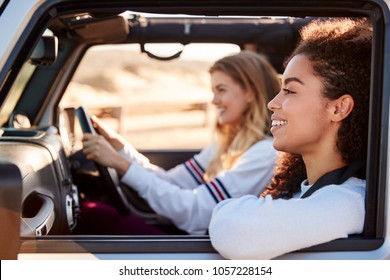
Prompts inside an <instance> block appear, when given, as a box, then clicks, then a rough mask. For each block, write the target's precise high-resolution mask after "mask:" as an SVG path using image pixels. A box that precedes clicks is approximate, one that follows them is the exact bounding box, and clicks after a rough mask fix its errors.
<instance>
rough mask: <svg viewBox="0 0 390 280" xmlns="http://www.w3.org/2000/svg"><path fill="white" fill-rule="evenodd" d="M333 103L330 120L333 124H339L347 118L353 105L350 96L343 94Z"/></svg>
mask: <svg viewBox="0 0 390 280" xmlns="http://www.w3.org/2000/svg"><path fill="white" fill-rule="evenodd" d="M333 102H334V104H333V108H334V112H333V115H332V120H333V121H335V122H340V121H342V120H343V119H345V118H346V117H348V115H349V114H350V113H351V111H352V109H353V107H354V105H355V102H354V101H353V98H352V96H351V95H349V94H344V95H343V96H341V97H339V98H338V99H336V100H334V101H333ZM333 102H332V103H333Z"/></svg>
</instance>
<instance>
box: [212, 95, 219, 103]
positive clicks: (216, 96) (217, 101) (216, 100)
mask: <svg viewBox="0 0 390 280" xmlns="http://www.w3.org/2000/svg"><path fill="white" fill-rule="evenodd" d="M219 101H220V100H219V97H218V95H217V94H214V95H213V100H211V103H213V104H214V105H217V104H218V103H219Z"/></svg>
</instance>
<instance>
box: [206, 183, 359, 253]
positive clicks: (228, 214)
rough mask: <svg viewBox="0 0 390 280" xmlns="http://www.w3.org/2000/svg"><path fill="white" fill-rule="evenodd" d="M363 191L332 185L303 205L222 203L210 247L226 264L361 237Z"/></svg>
mask: <svg viewBox="0 0 390 280" xmlns="http://www.w3.org/2000/svg"><path fill="white" fill-rule="evenodd" d="M360 181H361V180H360ZM364 186H365V184H364V182H358V183H356V184H354V185H349V186H336V185H331V186H328V187H324V188H323V189H321V190H319V191H317V192H315V193H314V194H313V195H312V196H310V197H308V198H305V199H300V198H293V199H289V200H285V199H277V200H273V199H272V198H271V196H266V197H265V198H258V197H256V196H244V197H242V198H239V199H232V200H226V201H224V202H222V203H220V204H219V205H218V206H217V207H216V208H215V209H214V212H213V216H212V219H211V223H210V228H209V232H210V238H211V242H212V244H213V246H214V247H215V249H216V250H217V251H218V252H219V253H220V254H221V255H222V256H224V257H225V258H228V259H271V258H275V257H277V256H280V255H283V254H285V253H288V252H292V251H295V250H299V249H302V248H306V247H310V246H314V245H317V244H321V243H325V242H328V241H331V240H334V239H337V238H343V237H347V236H348V235H349V234H356V233H360V232H361V231H362V229H363V223H364Z"/></svg>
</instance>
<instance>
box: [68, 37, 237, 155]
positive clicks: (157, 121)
mask: <svg viewBox="0 0 390 280" xmlns="http://www.w3.org/2000/svg"><path fill="white" fill-rule="evenodd" d="M144 49H145V50H146V51H147V52H149V53H151V54H152V55H154V56H157V57H160V58H162V59H164V58H166V57H169V56H172V55H173V54H176V53H177V52H180V51H182V54H181V56H180V57H179V58H177V59H172V60H168V61H166V60H159V59H156V58H150V57H148V56H147V55H146V53H141V52H140V47H139V45H124V46H113V45H110V46H95V47H92V48H91V49H89V50H88V52H87V53H86V55H85V57H84V58H83V60H82V62H81V64H80V66H79V67H78V68H77V71H76V73H75V75H74V77H73V79H72V81H71V83H70V85H69V87H68V88H67V91H66V93H65V95H64V98H63V99H62V101H61V104H60V106H61V107H62V108H66V107H71V106H73V107H76V106H78V105H81V104H82V105H84V106H85V107H87V109H88V111H89V113H90V114H95V115H97V116H99V117H100V118H102V119H103V120H104V121H105V122H106V123H108V124H109V125H110V126H111V127H112V128H113V129H114V130H116V131H118V132H119V133H120V134H121V135H123V136H124V137H125V138H126V139H128V140H129V141H131V143H132V144H133V145H134V146H135V147H136V148H138V149H201V148H203V147H205V146H206V145H207V144H208V143H210V141H211V138H212V134H213V133H212V132H213V128H214V117H213V116H214V114H213V112H212V111H213V107H212V106H211V100H212V92H211V88H210V81H209V73H208V68H209V67H210V66H211V63H212V62H213V61H214V60H216V59H218V58H221V57H222V56H224V55H225V54H229V53H233V52H238V51H239V47H238V46H236V45H233V44H191V45H188V46H182V45H180V44H147V45H145V46H144Z"/></svg>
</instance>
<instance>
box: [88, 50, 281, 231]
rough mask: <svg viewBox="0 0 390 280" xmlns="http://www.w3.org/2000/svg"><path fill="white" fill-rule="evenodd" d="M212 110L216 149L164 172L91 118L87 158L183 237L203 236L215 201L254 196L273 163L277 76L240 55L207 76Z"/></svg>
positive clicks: (259, 59)
mask: <svg viewBox="0 0 390 280" xmlns="http://www.w3.org/2000/svg"><path fill="white" fill-rule="evenodd" d="M209 72H210V77H211V86H212V91H213V94H214V97H213V100H212V103H213V104H214V105H215V106H216V109H217V128H216V131H217V137H216V141H215V142H214V143H212V144H210V146H208V147H207V148H205V149H203V150H202V151H201V152H200V153H199V154H197V155H195V156H194V157H193V158H192V159H190V160H188V161H187V162H185V163H183V164H180V165H178V166H176V167H175V168H173V169H171V170H168V171H165V170H163V169H161V168H159V167H157V166H155V165H153V164H151V163H150V162H149V160H148V159H147V158H146V157H144V156H143V155H142V154H140V153H139V152H137V150H136V149H135V148H134V147H133V146H131V145H130V144H129V143H127V142H126V141H125V140H124V139H123V138H122V137H120V136H119V135H118V134H116V133H114V132H112V131H111V130H110V129H108V128H106V127H105V126H104V125H103V124H102V122H101V121H100V120H99V119H97V118H94V117H92V122H93V124H94V126H95V127H96V129H97V130H98V131H99V132H100V134H101V135H91V134H86V135H85V136H84V138H83V145H84V148H83V151H84V153H85V154H86V156H87V158H88V159H90V160H94V161H97V162H99V163H100V164H102V165H104V166H108V167H112V168H115V169H116V170H117V172H118V175H119V176H120V177H121V181H122V182H123V183H124V184H126V185H128V186H131V188H133V189H134V190H136V191H137V192H138V194H139V195H140V196H141V197H142V198H144V199H145V200H146V201H147V202H148V203H149V205H150V206H151V208H152V209H153V210H154V211H155V212H156V213H158V214H160V215H163V216H165V217H167V218H169V219H170V220H171V221H172V222H173V223H174V224H175V226H176V227H177V228H179V229H181V230H183V231H185V232H187V233H189V234H205V233H206V231H207V228H208V225H209V222H210V218H211V213H212V210H213V209H214V207H215V206H216V205H217V203H219V202H220V201H223V200H225V199H227V198H232V197H240V196H242V195H245V194H256V195H258V194H260V193H261V192H263V191H264V189H265V187H266V186H267V185H268V183H269V181H270V179H271V177H272V173H273V168H274V165H275V161H276V152H275V150H274V148H273V145H272V139H271V137H270V133H269V129H270V115H269V111H268V109H267V103H268V102H269V101H270V100H271V99H272V98H273V97H274V95H275V94H276V93H277V92H278V91H279V90H280V82H279V79H278V77H277V73H276V72H275V70H274V69H273V68H272V66H271V65H270V64H269V63H268V61H267V60H266V59H265V58H264V57H263V56H261V55H258V54H256V53H254V52H249V51H243V52H240V53H238V54H235V55H231V56H227V57H224V58H222V59H220V60H218V61H216V62H215V63H214V65H212V67H211V68H210V71H209Z"/></svg>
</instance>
